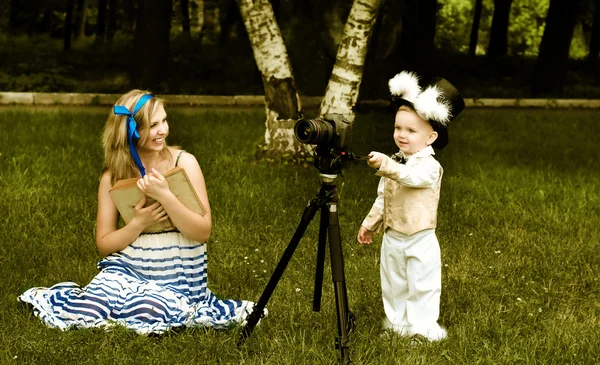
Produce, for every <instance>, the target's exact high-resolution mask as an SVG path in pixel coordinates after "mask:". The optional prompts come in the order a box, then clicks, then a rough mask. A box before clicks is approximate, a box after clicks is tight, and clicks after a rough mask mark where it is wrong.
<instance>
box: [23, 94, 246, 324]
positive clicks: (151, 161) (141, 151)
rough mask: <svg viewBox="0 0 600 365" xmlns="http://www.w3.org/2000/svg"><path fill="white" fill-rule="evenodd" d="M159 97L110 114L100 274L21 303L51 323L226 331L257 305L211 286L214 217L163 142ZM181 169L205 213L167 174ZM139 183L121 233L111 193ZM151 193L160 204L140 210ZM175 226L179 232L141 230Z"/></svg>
mask: <svg viewBox="0 0 600 365" xmlns="http://www.w3.org/2000/svg"><path fill="white" fill-rule="evenodd" d="M168 134H169V125H168V123H167V114H166V112H165V108H164V102H163V100H161V99H159V98H156V97H154V96H153V95H151V94H150V93H148V92H146V91H142V90H132V91H130V92H128V93H126V94H125V95H123V96H122V97H121V98H120V99H119V100H118V101H117V103H116V104H115V106H114V108H113V110H112V111H111V113H110V115H109V117H108V120H107V123H106V126H105V128H104V134H103V137H102V144H103V147H104V157H105V161H104V170H103V172H102V175H101V178H100V186H99V189H98V216H97V228H96V245H97V247H98V250H99V252H100V253H101V254H102V255H103V256H104V258H103V259H102V260H101V261H100V262H99V264H98V268H99V269H100V270H101V271H100V273H99V274H98V275H97V276H96V277H95V278H94V279H93V280H92V281H91V282H90V283H89V284H88V285H87V286H86V287H84V288H81V287H80V286H78V285H77V284H75V283H71V282H66V283H59V284H57V285H54V286H53V287H51V288H32V289H29V290H27V291H26V292H25V293H23V294H22V295H21V296H20V297H19V299H20V300H21V301H23V302H26V303H30V304H31V305H32V306H33V308H34V313H35V314H36V315H37V316H38V317H40V319H41V320H42V321H43V322H44V323H45V324H47V325H48V326H50V327H57V328H60V329H68V328H87V327H106V326H111V325H114V324H119V325H122V326H125V327H127V328H130V329H133V330H135V331H137V332H139V333H142V334H147V333H162V332H165V331H167V330H169V329H171V328H175V327H181V326H210V327H217V328H224V327H228V326H230V325H231V324H234V323H242V322H244V321H245V318H246V316H247V314H248V313H250V312H251V309H252V306H253V303H251V302H248V301H240V300H220V299H217V298H216V297H215V296H214V295H213V294H212V293H211V292H210V290H209V289H208V287H207V278H208V275H207V257H206V244H205V242H206V241H207V240H208V238H209V237H210V233H211V213H210V205H209V202H208V195H207V192H206V185H205V182H204V177H203V175H202V171H201V169H200V166H199V165H198V162H197V161H196V158H195V157H194V156H193V155H192V154H189V153H187V152H184V151H182V150H180V149H179V148H175V147H170V146H168V145H167V142H166V139H167V136H168ZM175 166H180V167H182V168H184V169H185V171H186V173H187V175H188V177H189V178H190V181H191V182H192V185H193V187H194V189H195V190H196V193H197V195H198V197H199V198H200V200H201V202H202V205H203V206H204V208H205V210H206V213H205V214H204V215H200V214H197V213H195V212H193V211H191V210H189V209H188V208H186V207H185V206H184V205H183V204H182V203H181V202H180V201H179V200H178V199H177V198H175V196H174V195H173V193H171V191H170V189H169V185H168V182H167V181H166V180H165V178H164V177H163V174H164V173H165V172H166V171H168V170H170V169H172V168H173V167H175ZM132 177H137V178H139V180H138V182H137V186H138V187H139V188H140V190H141V191H142V192H143V193H144V195H145V197H144V198H142V200H141V201H140V202H139V203H138V204H137V206H136V207H135V213H134V217H133V219H131V221H130V222H129V223H127V224H125V225H123V226H122V227H119V224H118V222H119V212H118V210H117V208H116V206H115V204H114V203H113V201H112V199H111V197H110V194H109V190H110V188H111V187H112V185H113V184H114V183H115V182H116V181H118V180H121V179H126V178H132ZM146 197H148V198H152V199H154V200H156V202H155V203H154V204H152V205H149V206H147V207H144V204H145V202H146ZM167 218H169V219H170V220H171V222H172V223H173V225H174V226H175V227H176V230H173V231H162V232H158V233H152V234H147V233H143V230H144V229H145V228H146V227H148V226H150V225H153V224H155V223H156V222H160V221H164V220H166V219H167Z"/></svg>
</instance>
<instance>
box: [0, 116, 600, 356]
mask: <svg viewBox="0 0 600 365" xmlns="http://www.w3.org/2000/svg"><path fill="white" fill-rule="evenodd" d="M167 112H169V114H170V115H169V120H170V124H171V135H170V137H169V142H170V144H175V145H180V146H182V147H183V148H185V149H186V150H187V151H189V152H191V153H193V154H194V155H195V156H196V157H197V159H198V161H199V163H200V165H201V167H202V169H203V172H204V175H205V178H206V183H207V188H208V193H209V199H210V201H211V208H212V211H213V222H214V227H213V235H212V236H211V239H210V240H209V242H208V250H209V287H210V288H211V289H212V291H213V292H215V293H216V294H217V295H219V296H221V297H231V298H240V299H249V300H254V301H256V300H258V298H259V296H260V294H261V293H262V290H263V289H264V287H265V285H266V283H267V281H268V279H269V277H270V274H271V273H272V271H273V269H274V268H275V266H276V264H277V262H278V261H279V259H280V257H281V254H282V253H283V251H284V249H285V248H286V246H287V244H288V243H289V240H290V239H291V236H292V234H293V232H294V230H295V228H296V226H297V225H298V223H299V221H300V216H301V213H302V211H303V210H304V208H305V206H306V203H307V201H308V200H309V199H311V198H313V197H314V196H315V194H316V192H317V191H318V189H319V187H320V182H319V176H318V172H317V170H316V169H315V168H313V167H311V166H299V165H296V164H291V163H285V162H284V161H279V162H268V161H262V160H258V159H257V158H256V157H255V156H256V154H255V151H256V149H257V145H258V144H259V143H260V141H261V137H262V135H263V133H264V110H263V109H261V108H258V109H243V110H242V109H210V108H209V109H206V108H205V109H172V110H169V109H168V110H167ZM107 113H108V108H102V109H69V108H58V107H51V108H41V109H35V110H31V109H27V108H25V107H3V108H1V109H0V211H1V212H2V213H3V214H2V217H0V285H1V287H2V291H1V294H0V320H1V324H0V349H1V350H0V363H2V364H5V363H6V364H12V363H15V364H16V363H19V364H20V363H24V364H60V363H69V364H73V363H76V364H139V363H148V364H166V363H169V364H197V363H206V364H335V363H337V351H336V350H335V347H334V338H335V336H336V334H337V324H336V318H335V315H336V314H335V313H336V312H335V298H334V295H333V286H332V284H331V274H330V272H329V264H328V260H327V262H326V268H325V269H326V271H325V280H324V285H323V302H322V310H321V312H319V313H316V312H313V311H312V295H313V294H312V290H313V285H314V284H313V281H314V272H315V260H316V251H317V245H316V243H317V233H318V219H315V221H314V222H313V223H312V224H311V226H310V227H309V229H308V231H307V233H306V235H305V237H304V239H303V240H302V242H301V243H300V245H299V247H298V250H297V251H296V253H295V254H294V256H293V258H292V260H291V262H290V264H289V266H288V268H287V270H286V272H285V273H284V275H283V277H282V279H281V281H280V282H279V285H278V286H277V288H276V290H275V292H274V293H273V296H272V297H271V300H270V301H269V304H268V309H269V312H270V314H269V316H268V317H266V318H265V319H264V320H263V321H262V322H261V325H260V326H258V327H257V328H256V330H255V331H254V333H253V334H252V336H251V337H250V338H249V339H248V340H247V341H246V344H245V345H244V346H242V347H237V346H236V343H237V341H238V338H239V335H240V330H241V329H240V328H233V329H231V330H226V331H216V330H205V329H198V328H196V329H188V330H184V331H177V332H176V333H168V334H166V335H163V336H140V335H137V334H135V333H134V332H131V331H127V330H123V329H119V328H117V329H114V330H112V331H108V332H107V331H102V330H71V331H67V332H61V331H59V330H56V329H50V328H47V327H45V326H44V325H43V324H42V323H41V322H40V321H39V320H38V319H37V318H35V317H34V316H33V315H32V312H31V310H30V308H28V307H27V306H25V305H23V304H22V303H20V302H18V301H17V300H16V298H17V296H18V295H19V294H20V293H21V292H23V291H24V290H26V289H28V288H30V287H33V286H50V285H52V284H55V283H58V282H62V281H74V282H77V283H79V284H82V285H85V284H86V283H87V282H89V281H90V280H91V278H92V277H93V276H94V275H95V274H96V273H97V269H96V266H95V265H96V262H97V261H98V260H99V259H100V255H99V254H98V252H97V250H96V247H95V242H94V226H95V215H96V190H97V187H98V178H99V173H100V170H101V168H102V151H101V148H100V134H101V131H102V128H103V124H104V121H105V119H106V116H107ZM598 127H599V125H598V117H597V111H589V110H588V111H585V110H517V109H511V110H491V109H489V110H484V109H471V110H467V111H465V112H464V113H463V115H462V116H460V117H459V118H458V119H457V120H456V121H455V124H453V125H452V126H451V129H450V144H449V146H448V147H447V148H446V149H444V150H442V151H440V152H438V153H437V155H436V157H437V158H438V160H439V161H440V163H441V164H442V166H443V167H444V180H443V185H442V197H441V201H440V207H439V220H438V229H437V235H438V238H439V241H440V244H441V247H442V264H443V276H442V282H443V290H442V304H441V316H440V323H441V324H442V325H443V326H444V327H446V328H447V329H448V332H449V337H448V339H447V340H444V341H442V342H439V343H431V344H421V345H415V344H411V342H410V340H408V339H403V338H395V337H392V338H382V337H380V334H381V328H380V323H381V319H382V316H383V309H382V304H381V293H380V285H379V266H378V262H379V242H380V239H381V237H380V236H377V237H376V244H374V245H371V246H359V245H357V244H356V239H355V237H356V233H357V230H358V228H359V225H360V222H361V221H362V219H363V218H364V216H365V215H366V214H367V212H368V211H369V209H370V206H371V204H372V203H373V200H374V199H375V196H376V192H375V191H376V186H377V182H378V178H377V177H376V176H375V175H374V174H373V172H374V171H373V170H372V169H370V168H369V167H368V166H366V164H365V163H364V162H361V163H358V164H354V163H348V164H347V165H346V169H345V172H344V174H343V176H342V177H340V178H338V179H337V186H338V192H339V195H340V203H339V216H340V225H341V233H342V241H343V247H344V259H345V270H346V281H347V288H348V299H349V306H350V310H351V311H352V312H353V313H354V314H355V316H356V322H357V327H356V330H355V331H354V333H353V334H352V335H351V340H352V344H351V347H350V356H351V358H352V360H353V361H354V363H356V364H475V363H477V364H530V363H540V364H591V363H594V362H595V361H596V359H598V358H600V336H598V329H599V328H600V250H599V243H600V232H599V226H600V224H599V223H600V219H599V208H598V207H599V205H600V198H599V190H600V189H599V186H600V174H599V173H598V171H600V162H599V159H598V156H599V154H598V152H597V150H596V148H597V143H598V139H597V136H598V130H597V128H598ZM391 134H392V117H391V116H390V115H387V114H385V113H384V112H381V111H364V112H360V113H359V114H358V115H357V118H356V123H355V133H354V140H353V143H352V149H353V152H355V153H357V154H359V155H361V154H366V153H368V152H369V151H370V150H379V151H381V152H385V153H391V152H393V151H394V145H393V142H392V141H391Z"/></svg>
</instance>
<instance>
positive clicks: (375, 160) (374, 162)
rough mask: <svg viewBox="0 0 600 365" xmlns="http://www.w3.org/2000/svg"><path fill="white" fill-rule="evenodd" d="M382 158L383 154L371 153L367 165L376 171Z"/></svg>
mask: <svg viewBox="0 0 600 365" xmlns="http://www.w3.org/2000/svg"><path fill="white" fill-rule="evenodd" d="M384 158H385V155H384V154H383V153H380V152H375V151H372V152H371V153H369V159H368V160H367V163H368V164H369V166H371V167H372V168H374V169H378V168H380V167H381V164H382V163H383V159H384Z"/></svg>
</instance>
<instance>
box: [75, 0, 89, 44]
mask: <svg viewBox="0 0 600 365" xmlns="http://www.w3.org/2000/svg"><path fill="white" fill-rule="evenodd" d="M86 19H87V0H77V16H76V17H75V29H74V30H75V32H74V33H73V39H79V38H80V37H82V36H83V35H84V34H85V24H86Z"/></svg>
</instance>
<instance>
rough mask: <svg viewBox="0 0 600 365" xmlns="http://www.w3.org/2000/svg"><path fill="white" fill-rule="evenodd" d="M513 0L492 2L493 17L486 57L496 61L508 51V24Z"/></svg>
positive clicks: (495, 0)
mask: <svg viewBox="0 0 600 365" xmlns="http://www.w3.org/2000/svg"><path fill="white" fill-rule="evenodd" d="M512 2H513V0H494V16H493V18H492V28H491V29H490V43H489V45H488V50H487V56H488V57H489V58H491V59H496V58H498V57H501V56H505V55H506V53H507V50H508V23H509V20H510V6H511V5H512Z"/></svg>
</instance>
